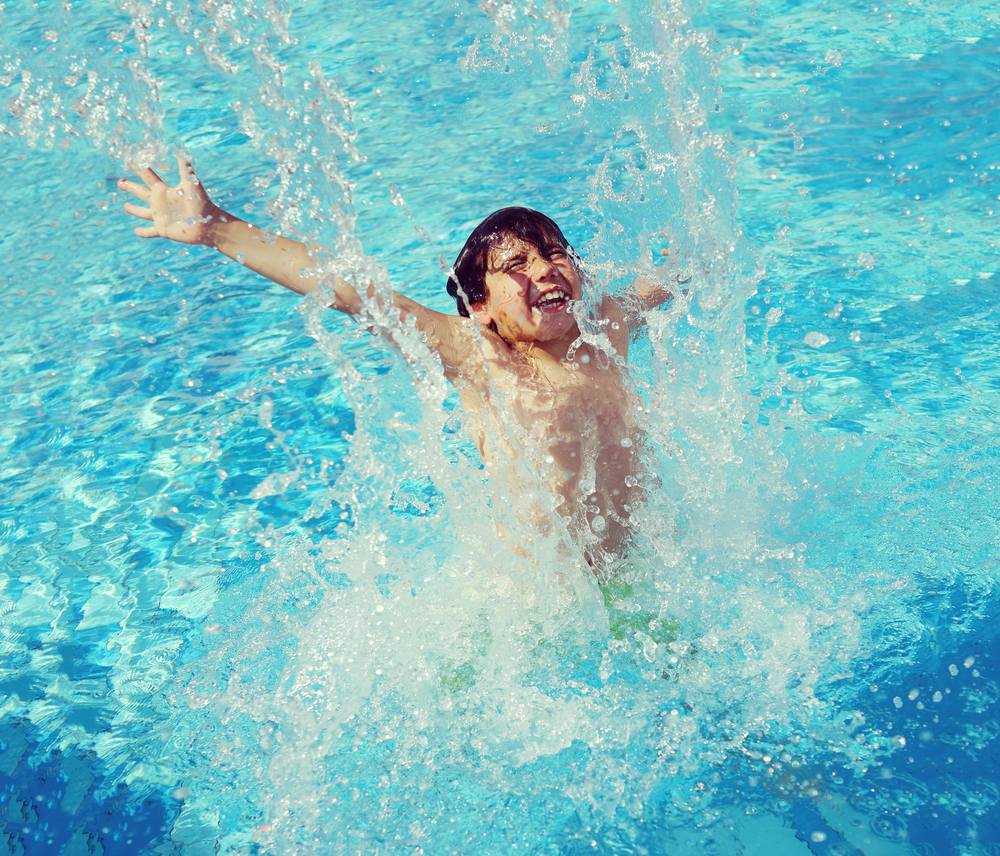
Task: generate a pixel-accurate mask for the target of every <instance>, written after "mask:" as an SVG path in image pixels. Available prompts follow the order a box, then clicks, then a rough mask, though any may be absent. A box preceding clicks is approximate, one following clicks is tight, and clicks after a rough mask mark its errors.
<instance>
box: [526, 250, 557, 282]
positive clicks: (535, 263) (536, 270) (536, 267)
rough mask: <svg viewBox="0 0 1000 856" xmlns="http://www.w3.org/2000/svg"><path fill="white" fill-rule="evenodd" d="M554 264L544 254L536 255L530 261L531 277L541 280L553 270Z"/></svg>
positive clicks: (549, 275) (547, 276)
mask: <svg viewBox="0 0 1000 856" xmlns="http://www.w3.org/2000/svg"><path fill="white" fill-rule="evenodd" d="M555 269H556V266H555V265H554V264H552V262H551V261H549V260H548V259H547V258H545V257H544V256H536V257H535V258H534V259H533V260H532V262H531V278H532V279H535V280H538V281H539V282H542V281H544V280H547V279H548V278H549V277H551V276H552V274H553V273H554V272H555Z"/></svg>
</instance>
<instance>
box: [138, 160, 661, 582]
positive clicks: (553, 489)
mask: <svg viewBox="0 0 1000 856" xmlns="http://www.w3.org/2000/svg"><path fill="white" fill-rule="evenodd" d="M178 167H179V172H180V181H179V182H178V184H177V185H176V186H173V187H171V186H169V185H167V184H166V182H164V181H163V180H162V179H161V178H160V177H159V176H158V175H157V174H156V173H155V172H153V170H151V169H148V168H146V169H142V170H138V173H139V177H140V178H141V180H142V183H139V182H134V181H130V180H127V179H121V180H120V181H119V183H118V186H119V188H121V189H122V190H125V191H127V192H128V193H130V194H131V195H132V196H134V197H135V198H136V199H137V200H138V201H139V202H140V203H144V204H143V205H138V204H136V203H134V202H129V203H127V204H126V206H125V210H126V211H127V212H128V213H129V214H131V215H133V216H134V217H136V218H138V219H139V220H141V221H143V224H142V225H140V226H137V227H136V229H135V233H136V234H137V235H138V236H139V237H142V238H166V239H169V240H173V241H177V242H179V243H185V244H200V245H203V246H208V247H211V248H213V249H215V250H217V251H219V252H221V253H223V254H224V255H226V256H228V257H229V258H231V259H234V260H236V261H238V262H239V263H240V264H242V265H244V266H245V267H247V268H249V269H251V270H253V271H256V272H257V273H259V274H261V275H262V276H265V277H267V278H268V279H270V280H272V281H273V282H276V283H278V284H279V285H282V286H284V287H285V288H288V289H290V290H292V291H295V292H297V293H298V294H308V293H309V292H311V291H313V290H315V289H316V288H317V286H318V285H319V283H320V278H319V275H318V273H317V267H318V263H319V262H320V261H322V260H323V258H324V255H325V251H324V250H323V248H321V247H320V248H314V249H312V250H309V249H307V248H306V247H305V246H304V245H303V244H302V243H300V242H298V241H294V240H292V239H289V238H285V237H281V236H275V235H270V234H267V233H265V232H264V231H262V230H261V229H260V228H258V227H257V226H254V225H252V224H250V223H247V222H245V221H243V220H240V219H239V218H238V217H234V216H233V215H231V214H229V213H228V212H226V211H223V210H222V209H221V208H219V207H218V206H216V205H215V204H214V203H213V202H212V201H211V200H210V199H209V197H208V195H207V194H206V193H205V190H204V188H203V187H202V185H201V183H200V182H199V181H198V179H197V178H196V177H195V174H194V170H193V169H192V167H191V164H190V162H188V161H186V160H184V159H182V158H180V157H178ZM324 284H325V285H326V286H328V287H329V286H330V285H331V284H332V292H333V301H332V308H334V309H337V310H339V311H341V312H345V313H348V314H351V315H355V314H362V315H364V314H366V312H367V310H366V308H365V300H364V299H363V298H362V295H360V294H359V293H358V291H357V290H356V289H355V288H354V286H352V285H351V284H350V283H348V282H346V281H345V280H343V279H341V278H340V277H337V276H333V277H330V276H329V275H325V278H324ZM486 287H487V297H486V299H485V300H484V301H483V302H481V303H477V304H475V305H473V306H472V307H471V308H472V314H473V316H474V317H473V319H468V318H461V317H458V316H455V315H447V314H445V313H441V312H437V311H435V310H432V309H429V308H427V307H426V306H422V305H421V304H419V303H417V302H416V301H415V300H411V299H410V298H408V297H406V296H405V295H402V294H399V293H398V292H393V293H392V296H391V301H392V305H393V307H395V309H396V310H397V311H398V313H399V317H400V319H401V320H405V319H412V323H415V324H416V326H417V329H418V330H420V331H421V332H422V333H424V334H425V341H427V343H428V345H429V346H430V347H431V348H433V349H434V350H435V351H436V352H437V353H438V355H439V356H440V358H441V363H442V366H443V368H444V372H445V376H446V377H447V378H448V379H449V380H450V381H451V382H452V383H453V384H454V385H455V387H456V388H457V390H458V392H459V395H460V397H461V399H462V403H463V406H464V408H465V411H466V413H467V414H468V416H469V417H470V420H469V421H470V423H471V424H470V431H471V434H472V436H473V439H474V440H475V442H476V444H477V446H478V447H479V450H480V453H481V454H482V457H483V461H484V463H485V464H486V466H487V468H488V469H489V471H490V473H491V480H492V482H493V492H494V496H495V497H497V498H499V497H501V496H506V497H507V499H508V502H506V503H499V504H501V505H508V506H509V507H510V508H512V510H513V512H514V513H515V515H517V516H518V517H520V518H521V519H522V521H524V522H527V524H528V526H529V529H530V527H531V526H532V525H536V524H537V528H538V530H539V531H542V532H545V531H550V530H551V525H550V524H551V519H552V518H551V515H548V514H547V512H546V511H545V509H544V507H542V506H543V505H544V503H539V502H538V499H537V489H536V488H535V487H533V485H532V483H533V482H534V483H537V481H538V480H539V479H540V480H541V483H542V485H543V486H544V487H547V490H548V493H549V496H550V498H551V499H552V500H553V502H552V503H549V505H550V506H551V505H552V504H554V505H555V506H556V507H557V509H558V512H559V514H560V515H562V519H563V520H564V521H565V523H566V525H567V528H568V530H569V533H570V536H571V538H572V541H573V542H574V543H575V544H576V546H577V547H578V548H579V549H580V550H582V552H583V555H584V556H585V557H586V558H587V560H588V561H589V563H590V565H591V567H593V568H594V569H595V570H598V571H600V570H601V569H603V568H607V567H608V565H609V563H610V562H611V561H613V560H614V558H616V557H617V556H619V555H621V553H622V551H623V550H624V549H625V548H626V546H627V543H628V540H629V530H630V506H632V505H634V503H635V502H636V501H637V497H636V489H635V488H634V487H630V484H634V479H632V478H630V476H634V475H635V474H636V472H637V471H638V470H639V468H640V462H639V454H638V450H637V446H638V444H639V442H640V440H641V434H640V432H639V429H638V427H637V424H636V419H637V416H638V405H639V402H638V399H637V397H636V395H635V392H634V390H633V387H632V384H631V382H630V381H629V379H628V376H627V371H626V360H627V358H628V344H629V326H630V325H631V324H634V323H636V319H637V318H638V317H639V316H638V314H637V311H636V310H637V309H638V310H641V309H646V308H652V307H655V306H658V305H660V304H661V303H663V302H664V301H665V300H669V299H670V298H671V296H672V295H671V294H670V292H669V291H667V290H666V289H665V288H664V287H663V286H662V285H660V284H658V283H654V282H647V281H640V282H637V283H636V284H635V285H634V286H633V288H632V290H631V292H630V300H631V302H632V304H633V305H632V309H631V310H630V313H626V311H625V309H624V307H623V305H622V304H620V303H619V302H618V301H617V300H614V299H611V298H604V299H603V300H601V301H600V302H599V303H598V304H597V306H596V307H595V308H594V309H593V310H591V311H592V313H593V314H594V315H595V316H596V317H593V318H590V319H589V321H588V325H593V326H594V327H595V329H597V330H598V331H599V332H600V337H599V338H600V346H599V347H598V346H595V345H593V344H589V343H583V342H582V340H581V339H580V329H579V326H578V323H577V316H576V315H575V314H574V309H575V308H578V307H579V305H580V301H581V299H582V297H583V278H582V276H581V274H580V271H579V269H578V268H577V266H576V264H575V263H574V261H573V259H572V258H571V257H570V255H569V254H568V253H567V251H566V249H565V248H564V247H562V246H561V245H559V244H558V243H555V242H553V243H548V244H546V245H545V246H542V247H537V246H534V245H533V244H529V243H525V242H523V241H519V240H517V239H506V240H503V239H502V240H500V241H499V242H498V243H497V244H496V245H495V246H494V248H493V250H492V251H491V254H490V258H489V260H488V269H487V273H486ZM372 294H373V289H372V288H369V298H370V297H371V296H372ZM525 476H527V477H528V478H526V477H525ZM497 504H498V503H495V505H497ZM498 525H500V527H501V530H502V522H501V523H500V524H498ZM502 534H503V532H502V531H501V535H502ZM511 548H512V549H514V550H518V551H520V552H530V544H521V543H514V544H512V545H511Z"/></svg>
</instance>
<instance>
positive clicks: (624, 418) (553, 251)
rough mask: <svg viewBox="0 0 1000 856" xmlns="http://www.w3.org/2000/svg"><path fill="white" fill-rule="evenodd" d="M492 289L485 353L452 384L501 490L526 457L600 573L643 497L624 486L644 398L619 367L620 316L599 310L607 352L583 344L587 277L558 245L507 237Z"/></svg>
mask: <svg viewBox="0 0 1000 856" xmlns="http://www.w3.org/2000/svg"><path fill="white" fill-rule="evenodd" d="M486 287H487V299H486V300H485V301H484V302H483V303H481V304H477V305H475V306H473V307H472V308H473V313H474V316H475V318H476V320H477V321H478V322H479V325H480V332H481V350H480V354H479V358H478V361H477V360H474V359H470V360H469V362H468V363H467V364H466V365H465V366H463V367H462V368H463V371H462V372H461V374H462V375H463V377H462V378H461V379H460V380H459V381H458V383H457V386H458V388H459V392H460V393H461V397H462V402H463V405H464V407H465V409H466V411H467V413H469V414H470V415H471V416H472V417H473V420H474V422H475V425H474V428H473V436H474V438H475V440H476V442H477V445H478V446H479V450H480V453H481V454H482V456H483V460H484V462H486V464H487V465H488V466H489V467H490V470H491V475H492V477H493V478H494V479H495V480H497V481H498V482H499V483H500V484H498V485H497V489H503V488H504V487H506V486H505V485H503V484H502V483H503V482H505V481H509V480H512V479H517V478H518V477H519V476H518V469H519V468H518V466H517V463H519V462H524V463H527V464H528V466H529V468H530V470H531V471H533V472H536V473H538V474H540V475H541V476H542V481H543V482H544V483H545V484H546V485H547V486H548V489H549V490H550V491H551V494H552V495H553V496H554V497H555V499H556V504H557V507H558V511H559V513H560V514H562V515H563V516H564V517H565V518H567V521H566V522H567V523H568V527H569V531H570V534H571V536H572V538H573V540H574V541H575V542H576V543H577V545H578V546H580V547H582V548H583V550H584V552H585V555H586V556H587V558H588V560H589V561H590V563H591V564H592V565H593V566H594V567H595V568H601V567H604V566H606V565H607V564H608V562H609V561H610V560H613V559H614V558H615V557H617V556H619V555H620V554H621V552H622V551H623V549H624V548H625V547H626V546H627V542H628V539H629V528H630V510H631V506H632V505H633V503H634V502H635V501H636V499H637V497H636V496H635V493H636V492H635V489H634V488H632V487H630V486H629V485H628V484H627V481H628V482H631V481H632V479H629V476H633V475H635V473H636V471H637V469H638V468H639V459H638V448H637V447H638V445H639V439H640V437H639V432H638V428H637V425H636V417H637V413H638V407H639V401H638V398H637V396H636V395H635V392H634V390H633V389H632V385H631V383H630V381H629V380H628V378H627V375H626V373H625V369H624V366H625V360H626V359H627V357H628V342H629V338H628V324H627V322H626V316H625V312H624V311H623V310H622V308H621V307H620V306H618V305H617V304H616V303H615V302H614V301H611V300H604V301H602V302H601V304H600V305H599V306H598V309H597V311H598V316H599V317H598V319H597V320H598V323H599V324H600V325H601V326H602V328H603V331H604V332H605V333H606V335H607V339H608V342H609V343H610V346H611V347H610V349H609V350H610V352H604V351H599V350H597V349H596V348H594V347H593V346H591V345H589V344H582V343H581V342H580V330H579V327H578V324H577V319H576V316H575V315H574V314H573V309H574V308H575V306H576V304H578V303H579V301H580V300H581V299H582V297H583V279H582V276H581V275H580V271H579V270H578V269H577V267H576V265H575V264H574V262H573V260H572V259H571V258H570V256H569V254H568V253H567V252H566V250H565V249H564V248H563V247H561V246H559V245H558V244H553V245H549V246H546V247H542V248H538V247H534V246H532V245H530V244H526V243H523V242H520V241H517V240H507V241H504V242H502V243H501V244H499V245H498V246H497V247H495V248H494V250H493V252H492V253H491V256H490V259H489V265H488V268H487V275H486ZM490 428H492V430H490ZM523 511H524V512H525V513H528V514H530V513H531V511H530V504H528V505H526V506H525V508H524V509H523Z"/></svg>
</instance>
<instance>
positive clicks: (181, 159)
mask: <svg viewBox="0 0 1000 856" xmlns="http://www.w3.org/2000/svg"><path fill="white" fill-rule="evenodd" d="M177 172H178V173H179V174H180V177H181V180H180V184H181V186H182V187H183V186H184V185H196V184H198V178H197V176H195V174H194V167H193V166H192V165H191V159H190V158H188V157H185V156H184V155H182V154H181V153H180V152H179V151H178V152H177Z"/></svg>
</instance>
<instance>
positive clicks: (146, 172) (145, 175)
mask: <svg viewBox="0 0 1000 856" xmlns="http://www.w3.org/2000/svg"><path fill="white" fill-rule="evenodd" d="M129 168H130V169H131V170H132V171H133V172H134V173H135V174H136V175H137V176H139V178H141V179H142V180H143V181H144V182H146V185H147V186H148V187H153V185H155V184H163V183H164V181H163V179H162V178H160V177H159V176H158V175H157V174H156V173H155V172H153V170H152V168H150V167H148V166H147V167H145V168H144V169H139V167H137V166H136V165H135V164H134V163H131V162H129Z"/></svg>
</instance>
